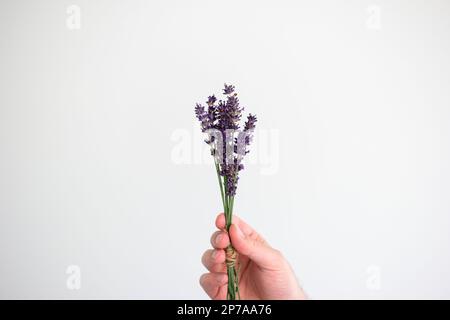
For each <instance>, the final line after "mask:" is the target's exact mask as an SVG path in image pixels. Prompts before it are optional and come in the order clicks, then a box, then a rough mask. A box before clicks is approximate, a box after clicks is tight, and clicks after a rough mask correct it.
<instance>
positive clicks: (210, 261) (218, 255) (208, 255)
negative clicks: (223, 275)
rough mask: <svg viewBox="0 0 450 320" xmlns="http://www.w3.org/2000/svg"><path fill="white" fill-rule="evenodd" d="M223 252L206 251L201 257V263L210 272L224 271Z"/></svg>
mask: <svg viewBox="0 0 450 320" xmlns="http://www.w3.org/2000/svg"><path fill="white" fill-rule="evenodd" d="M224 262H225V251H223V250H217V249H215V250H213V249H210V250H206V251H205V253H204V254H203V256H202V263H203V265H204V266H205V267H206V269H208V271H210V272H224V271H225V269H226V268H225V264H224Z"/></svg>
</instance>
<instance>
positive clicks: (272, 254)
mask: <svg viewBox="0 0 450 320" xmlns="http://www.w3.org/2000/svg"><path fill="white" fill-rule="evenodd" d="M216 226H217V228H218V229H219V230H220V231H216V232H214V233H213V235H212V237H211V244H212V246H213V248H214V249H209V250H206V251H205V253H204V254H203V256H202V263H203V265H204V266H205V267H206V269H208V271H209V273H205V274H203V275H202V276H201V277H200V284H201V286H202V287H203V289H204V290H205V292H206V293H207V294H208V295H209V296H210V297H211V299H217V300H224V299H226V296H227V283H228V276H227V273H226V266H225V258H226V257H225V250H224V249H226V247H227V246H228V245H229V244H230V238H231V243H232V244H233V247H234V248H235V249H236V251H237V252H238V253H239V255H238V260H237V261H238V264H237V265H238V266H240V272H239V292H240V296H241V299H246V300H277V299H279V300H289V299H306V296H305V293H304V292H303V290H302V288H301V287H300V286H299V284H298V282H297V279H296V277H295V274H294V272H293V270H292V269H291V267H290V266H289V263H288V262H287V261H286V259H284V257H283V255H282V254H281V252H280V251H278V250H275V249H273V248H272V247H271V246H269V244H268V243H267V242H266V241H265V240H264V239H263V238H262V237H261V236H260V235H259V234H258V233H257V232H256V231H255V230H253V228H252V227H250V226H249V225H248V224H246V223H245V222H244V221H243V220H242V219H240V218H238V217H237V216H233V224H232V225H231V227H230V232H229V234H228V233H227V232H226V231H225V216H224V214H223V213H222V214H219V216H218V217H217V219H216Z"/></svg>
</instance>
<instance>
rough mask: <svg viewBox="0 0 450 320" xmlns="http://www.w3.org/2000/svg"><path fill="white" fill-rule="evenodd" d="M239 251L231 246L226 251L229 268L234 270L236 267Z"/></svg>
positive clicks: (226, 261)
mask: <svg viewBox="0 0 450 320" xmlns="http://www.w3.org/2000/svg"><path fill="white" fill-rule="evenodd" d="M236 260H237V251H236V250H235V249H234V248H233V247H232V246H231V245H230V246H228V247H227V248H226V250H225V263H226V265H227V267H228V268H233V267H234V266H235V265H236Z"/></svg>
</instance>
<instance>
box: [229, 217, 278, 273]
mask: <svg viewBox="0 0 450 320" xmlns="http://www.w3.org/2000/svg"><path fill="white" fill-rule="evenodd" d="M243 229H244V228H242V223H239V222H238V223H236V224H235V223H233V224H232V225H231V227H230V238H231V243H232V244H233V247H234V248H235V249H236V250H237V252H239V254H242V255H245V256H247V257H248V258H250V260H252V261H253V262H255V263H256V264H257V265H258V266H260V267H261V268H265V269H269V270H279V269H280V268H281V267H282V266H283V264H284V262H285V260H284V258H283V257H282V255H281V253H280V252H279V251H277V250H275V249H273V248H272V247H270V246H269V245H268V244H267V243H266V242H265V241H264V239H262V238H261V237H260V236H259V235H258V233H256V232H255V231H252V232H250V233H246V232H244V230H243ZM247 231H248V229H247Z"/></svg>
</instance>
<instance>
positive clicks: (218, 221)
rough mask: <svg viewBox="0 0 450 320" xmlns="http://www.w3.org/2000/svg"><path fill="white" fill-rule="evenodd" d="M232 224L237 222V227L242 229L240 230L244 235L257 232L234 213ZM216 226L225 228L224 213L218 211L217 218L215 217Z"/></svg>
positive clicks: (221, 228)
mask: <svg viewBox="0 0 450 320" xmlns="http://www.w3.org/2000/svg"><path fill="white" fill-rule="evenodd" d="M232 222H233V224H237V225H238V226H239V228H240V229H241V230H242V232H244V234H245V235H247V236H248V235H253V234H257V232H256V231H255V230H254V229H253V228H252V227H250V226H249V225H248V224H247V223H246V222H245V221H244V220H242V219H241V218H239V217H238V216H236V215H233V221H232ZM216 227H217V228H219V229H220V230H225V214H224V213H220V214H219V215H218V216H217V218H216Z"/></svg>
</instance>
